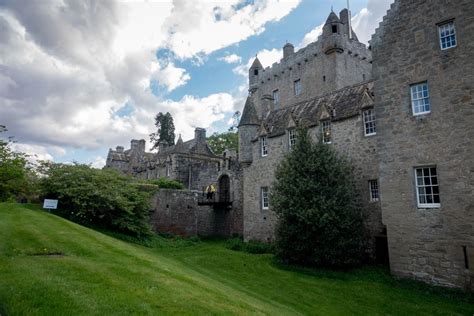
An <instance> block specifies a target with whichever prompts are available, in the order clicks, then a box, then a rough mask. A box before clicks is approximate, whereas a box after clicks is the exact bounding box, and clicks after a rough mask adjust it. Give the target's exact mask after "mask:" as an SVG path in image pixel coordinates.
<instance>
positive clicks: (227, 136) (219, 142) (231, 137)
mask: <svg viewBox="0 0 474 316" xmlns="http://www.w3.org/2000/svg"><path fill="white" fill-rule="evenodd" d="M207 144H208V145H209V147H210V148H211V150H212V152H213V153H214V154H216V155H221V154H222V153H223V152H224V150H225V149H230V150H235V151H238V149H239V135H238V134H237V133H236V132H224V133H214V134H212V135H211V136H209V137H208V138H207Z"/></svg>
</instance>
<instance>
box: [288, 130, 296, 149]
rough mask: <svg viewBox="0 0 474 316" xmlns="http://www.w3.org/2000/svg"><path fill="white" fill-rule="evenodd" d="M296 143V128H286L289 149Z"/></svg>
mask: <svg viewBox="0 0 474 316" xmlns="http://www.w3.org/2000/svg"><path fill="white" fill-rule="evenodd" d="M295 144H296V130H295V129H294V128H292V129H289V130H288V146H289V147H290V149H291V148H292V147H293V146H295Z"/></svg>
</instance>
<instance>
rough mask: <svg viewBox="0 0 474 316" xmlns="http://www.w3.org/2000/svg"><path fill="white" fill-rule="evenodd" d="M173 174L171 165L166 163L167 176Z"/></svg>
mask: <svg viewBox="0 0 474 316" xmlns="http://www.w3.org/2000/svg"><path fill="white" fill-rule="evenodd" d="M170 175H171V166H170V165H169V164H166V176H167V177H169V176H170Z"/></svg>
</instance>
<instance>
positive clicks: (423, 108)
mask: <svg viewBox="0 0 474 316" xmlns="http://www.w3.org/2000/svg"><path fill="white" fill-rule="evenodd" d="M410 92H411V93H410V94H411V106H412V110H413V115H421V114H427V113H430V95H429V91H428V83H427V82H422V83H419V84H414V85H411V86H410Z"/></svg>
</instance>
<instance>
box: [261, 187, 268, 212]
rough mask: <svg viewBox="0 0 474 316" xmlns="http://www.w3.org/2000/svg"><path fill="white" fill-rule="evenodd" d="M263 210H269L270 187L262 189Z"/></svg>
mask: <svg viewBox="0 0 474 316" xmlns="http://www.w3.org/2000/svg"><path fill="white" fill-rule="evenodd" d="M260 195H261V196H262V210H268V205H269V202H268V187H261V194H260Z"/></svg>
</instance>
